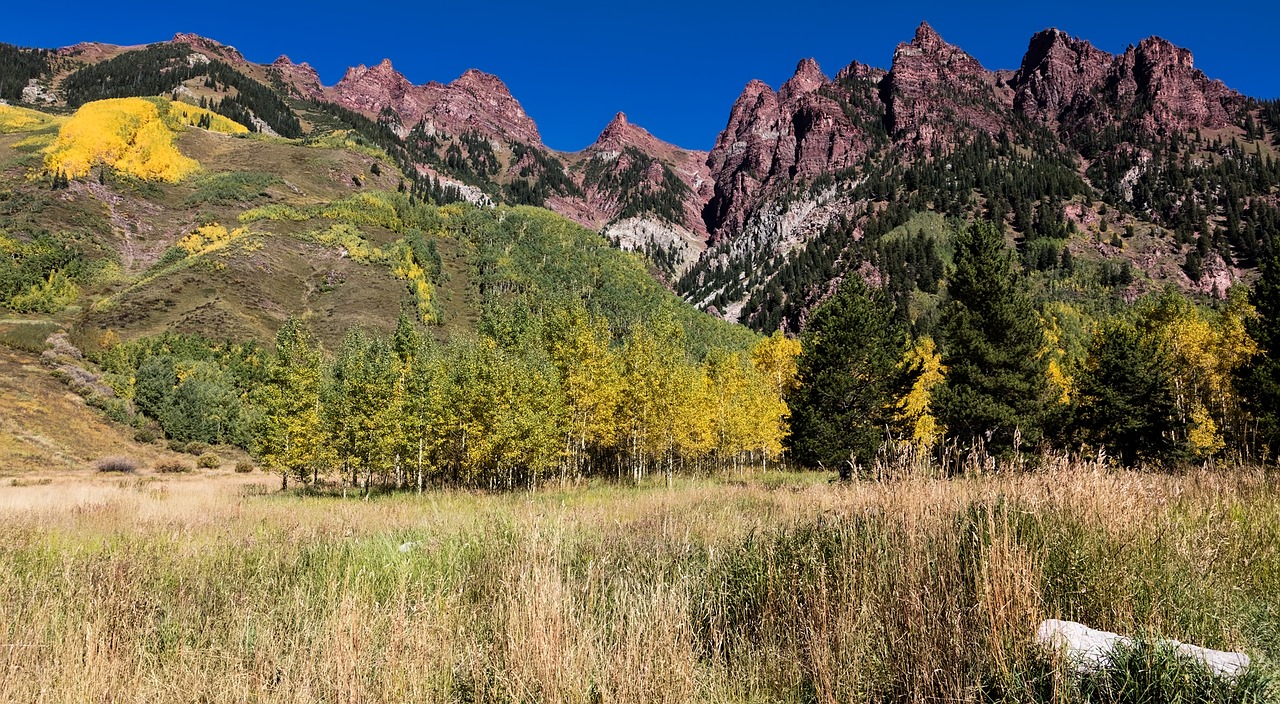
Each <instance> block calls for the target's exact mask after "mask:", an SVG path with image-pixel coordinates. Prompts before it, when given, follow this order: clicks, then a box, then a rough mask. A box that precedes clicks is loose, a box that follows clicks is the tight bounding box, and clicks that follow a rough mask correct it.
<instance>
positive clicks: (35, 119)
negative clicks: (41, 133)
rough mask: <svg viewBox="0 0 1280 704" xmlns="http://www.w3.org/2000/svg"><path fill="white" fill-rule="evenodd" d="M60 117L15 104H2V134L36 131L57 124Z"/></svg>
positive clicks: (0, 122)
mask: <svg viewBox="0 0 1280 704" xmlns="http://www.w3.org/2000/svg"><path fill="white" fill-rule="evenodd" d="M58 121H59V119H58V118H55V117H53V116H52V115H46V114H44V113H42V112H36V111H35V110H28V109H27V108H19V107H15V106H13V105H0V134H13V133H16V132H34V131H36V130H39V129H44V128H45V127H49V126H51V125H55V124H57V123H58Z"/></svg>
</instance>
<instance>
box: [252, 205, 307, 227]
mask: <svg viewBox="0 0 1280 704" xmlns="http://www.w3.org/2000/svg"><path fill="white" fill-rule="evenodd" d="M310 219H311V215H310V214H308V213H306V212H303V211H301V210H299V209H297V208H295V207H293V206H291V205H285V204H283V203H271V204H270V205H262V206H258V207H257V208H250V209H249V210H246V211H244V212H243V213H241V214H240V222H242V223H245V224H248V223H251V222H257V221H259V220H268V221H271V222H280V221H288V222H303V221H305V220H310Z"/></svg>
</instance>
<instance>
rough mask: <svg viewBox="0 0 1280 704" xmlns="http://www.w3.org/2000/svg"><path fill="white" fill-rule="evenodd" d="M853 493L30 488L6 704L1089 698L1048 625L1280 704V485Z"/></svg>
mask: <svg viewBox="0 0 1280 704" xmlns="http://www.w3.org/2000/svg"><path fill="white" fill-rule="evenodd" d="M829 479H830V475H825V474H816V473H815V474H787V473H768V474H746V475H742V476H739V477H737V478H735V479H723V478H714V479H713V478H688V477H684V478H681V477H677V478H675V479H674V480H673V481H672V482H671V483H670V484H667V483H665V482H662V481H661V480H659V481H655V482H654V483H652V484H642V485H640V486H620V485H616V484H609V483H598V482H592V483H586V484H582V485H579V486H571V487H562V488H547V489H543V490H539V491H536V492H532V493H502V494H486V493H478V492H467V491H453V490H446V491H428V492H426V493H424V494H421V495H418V494H414V493H404V494H388V495H375V496H374V497H372V498H371V499H369V500H361V499H354V498H348V499H343V498H340V497H334V496H315V495H306V494H302V493H286V494H282V493H279V491H278V487H279V481H278V480H277V479H273V478H272V477H271V476H270V475H264V474H261V473H254V474H247V475H241V474H233V473H231V472H230V471H226V470H224V471H221V472H217V471H215V472H206V473H197V474H190V475H180V476H177V475H175V476H162V475H151V474H149V473H139V474H135V475H124V476H120V475H106V474H99V473H93V472H89V471H80V472H71V471H59V472H55V473H50V474H47V475H43V476H41V475H39V474H28V475H23V476H21V477H15V478H13V479H6V480H4V482H3V484H0V535H2V536H3V540H0V594H3V595H4V597H3V598H0V701H4V702H70V701H75V702H98V701H101V702H148V703H151V704H158V703H160V702H197V701H198V702H244V701H254V702H313V701H324V702H379V701H433V702H435V701H440V702H449V701H452V702H471V701H475V702H479V701H511V702H694V701H696V702H775V701H794V702H834V701H974V700H977V701H983V700H986V701H1063V702H1069V701H1079V700H1081V699H1082V698H1083V697H1084V696H1085V695H1084V694H1082V693H1081V691H1080V689H1079V687H1076V686H1073V685H1072V684H1071V680H1070V678H1069V677H1067V675H1066V674H1065V671H1064V670H1063V668H1062V667H1061V666H1060V665H1055V664H1054V663H1053V662H1051V661H1050V660H1049V659H1047V658H1046V657H1044V656H1043V655H1042V654H1041V653H1040V652H1039V650H1038V649H1037V648H1036V647H1035V646H1034V644H1033V642H1032V635H1033V632H1034V629H1035V627H1036V624H1037V623H1039V621H1040V620H1041V619H1044V618H1048V617H1060V618H1067V619H1073V620H1079V621H1082V622H1085V623H1087V624H1089V625H1091V626H1093V627H1097V628H1105V629H1109V630H1115V631H1118V632H1122V633H1132V634H1138V635H1149V636H1157V637H1166V638H1177V639H1179V640H1183V641H1188V642H1193V643H1198V644H1201V645H1205V646H1208V647H1213V648H1220V649H1236V648H1240V649H1244V650H1245V651H1246V652H1248V653H1249V654H1250V655H1251V656H1253V657H1254V660H1255V666H1254V668H1253V670H1252V671H1251V672H1250V674H1249V675H1248V678H1249V679H1248V681H1247V682H1246V683H1244V684H1241V685H1239V686H1236V687H1234V688H1230V687H1229V688H1226V689H1221V688H1220V689H1217V690H1213V691H1208V690H1203V688H1201V689H1194V688H1188V687H1187V686H1184V685H1186V681H1189V678H1190V677H1191V675H1188V674H1185V673H1184V674H1182V675H1179V674H1177V673H1174V674H1173V675H1168V673H1166V675H1168V676H1166V675H1161V676H1164V677H1165V678H1166V679H1167V680H1169V681H1167V682H1163V683H1155V684H1151V683H1149V682H1144V683H1139V685H1138V686H1139V688H1141V687H1156V688H1157V689H1149V690H1148V691H1149V692H1157V693H1156V694H1151V695H1150V696H1153V697H1155V696H1161V697H1167V696H1170V695H1169V694H1168V692H1169V691H1175V692H1184V693H1189V694H1187V696H1188V698H1187V699H1185V700H1184V701H1263V700H1267V699H1269V698H1271V697H1273V696H1275V695H1276V693H1277V692H1276V690H1275V688H1274V682H1275V679H1274V675H1275V669H1274V665H1273V663H1274V662H1275V661H1276V659H1280V492H1278V491H1277V480H1278V477H1277V476H1276V475H1275V474H1274V473H1267V472H1265V471H1262V470H1232V471H1226V470H1223V471H1194V472H1189V473H1183V474H1177V475H1171V474H1148V473H1137V472H1121V471H1113V470H1109V469H1106V468H1104V467H1101V466H1099V465H1096V464H1092V463H1087V462H1076V463H1067V462H1060V463H1056V464H1052V463H1051V465H1050V466H1048V467H1045V468H1044V469H1042V470H1040V471H1037V472H1034V473H1020V474H1013V473H1011V474H988V475H982V476H972V477H964V478H955V479H903V480H897V481H886V482H869V481H863V482H853V483H846V484H841V483H832V482H830V481H829ZM1179 677H1181V678H1182V679H1181V680H1179V679H1178V678H1179ZM1159 687H1173V688H1174V689H1172V690H1160V689H1158V688H1159ZM1179 687H1183V689H1178V688H1179ZM1137 691H1140V690H1137ZM1159 692H1165V694H1159ZM1117 697H1118V698H1115V699H1111V700H1114V701H1121V700H1124V701H1141V700H1142V699H1141V698H1138V699H1133V698H1130V699H1123V698H1122V697H1120V696H1119V695H1117ZM1195 697H1200V699H1196V698H1195ZM1111 700H1108V699H1107V698H1106V697H1101V696H1099V695H1097V693H1096V692H1095V694H1094V695H1093V701H1111ZM1147 700H1151V699H1147Z"/></svg>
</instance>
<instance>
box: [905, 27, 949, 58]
mask: <svg viewBox="0 0 1280 704" xmlns="http://www.w3.org/2000/svg"><path fill="white" fill-rule="evenodd" d="M911 46H913V47H915V48H917V49H919V50H921V51H925V52H930V53H932V52H936V51H939V50H940V49H942V48H943V47H949V46H951V45H950V44H947V43H946V42H945V41H943V40H942V36H941V35H939V34H938V32H937V31H936V30H935V29H934V28H933V27H932V26H931V25H930V24H929V23H928V22H921V23H920V26H919V27H916V35H915V37H913V38H912V39H911Z"/></svg>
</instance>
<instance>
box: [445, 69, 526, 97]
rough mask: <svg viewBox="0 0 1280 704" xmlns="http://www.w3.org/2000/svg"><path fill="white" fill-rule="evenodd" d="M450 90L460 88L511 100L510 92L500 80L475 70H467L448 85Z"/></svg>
mask: <svg viewBox="0 0 1280 704" xmlns="http://www.w3.org/2000/svg"><path fill="white" fill-rule="evenodd" d="M449 87H450V88H462V89H466V90H470V91H476V92H479V93H487V94H490V95H491V96H493V97H495V98H511V90H510V89H509V88H507V84H506V83H503V82H502V79H501V78H498V77H497V76H495V75H493V74H492V73H485V72H484V71H481V70H480V69H477V68H469V69H467V70H466V71H465V72H463V74H462V75H461V76H458V77H457V78H455V79H454V80H453V82H452V83H450V84H449Z"/></svg>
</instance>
